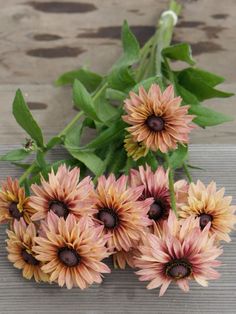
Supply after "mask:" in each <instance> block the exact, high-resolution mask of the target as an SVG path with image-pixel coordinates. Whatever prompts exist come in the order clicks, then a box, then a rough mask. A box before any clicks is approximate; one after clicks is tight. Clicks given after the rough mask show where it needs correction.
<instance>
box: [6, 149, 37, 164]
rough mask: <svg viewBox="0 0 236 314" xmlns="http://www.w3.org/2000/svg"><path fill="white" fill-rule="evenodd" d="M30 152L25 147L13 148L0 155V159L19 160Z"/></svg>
mask: <svg viewBox="0 0 236 314" xmlns="http://www.w3.org/2000/svg"><path fill="white" fill-rule="evenodd" d="M31 153H32V152H31V151H26V150H25V149H23V148H21V149H14V150H12V151H10V152H9V153H7V154H5V155H3V156H1V157H0V160H1V161H21V160H24V159H25V158H26V157H28V156H29V155H30V154H31Z"/></svg>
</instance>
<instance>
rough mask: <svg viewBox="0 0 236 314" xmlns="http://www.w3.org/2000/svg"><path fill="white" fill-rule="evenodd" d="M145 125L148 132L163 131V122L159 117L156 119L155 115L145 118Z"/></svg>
mask: <svg viewBox="0 0 236 314" xmlns="http://www.w3.org/2000/svg"><path fill="white" fill-rule="evenodd" d="M146 124H147V126H148V127H149V129H150V130H152V131H154V132H160V131H162V130H163V129H164V126H165V122H164V120H163V119H162V118H161V117H157V116H155V115H152V116H150V117H148V118H147V120H146Z"/></svg>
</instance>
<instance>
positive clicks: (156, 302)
mask: <svg viewBox="0 0 236 314" xmlns="http://www.w3.org/2000/svg"><path fill="white" fill-rule="evenodd" d="M7 150H9V147H7V146H1V147H0V152H1V153H3V152H5V151H7ZM58 154H59V156H58ZM63 154H64V153H63V152H62V151H61V150H55V151H54V152H51V153H50V155H49V157H50V158H51V159H52V160H55V159H56V158H60V157H61V156H62V155H63ZM190 155H191V157H190V161H191V164H193V165H198V166H200V167H202V168H204V169H205V170H204V171H200V170H193V171H192V173H193V176H194V179H195V180H196V179H197V178H199V179H201V180H203V181H204V182H205V183H209V181H210V180H216V181H217V184H218V186H219V187H222V186H225V187H226V191H227V194H228V195H233V197H234V199H236V183H235V177H236V168H235V164H236V146H235V145H234V146H230V145H211V146H209V145H192V146H191V147H190ZM9 174H10V175H14V174H15V175H19V172H17V171H16V170H15V168H14V167H12V166H9V164H7V163H0V179H4V178H5V177H6V176H7V175H9ZM4 238H5V234H4V227H3V226H1V228H0V243H1V244H0V279H1V280H0V313H3V314H13V313H25V314H31V313H36V314H45V313H50V314H53V313H55V314H56V313H57V314H64V313H71V314H75V313H83V314H104V313H105V314H106V313H107V314H111V313H114V314H115V313H116V314H120V313H125V314H126V313H128V314H131V313H145V314H149V313H159V314H162V313H163V314H164V313H166V314H168V313H181V314H185V313H186V314H190V313H191V314H198V313H199V314H200V313H204V314H205V313H206V314H207V313H217V314H218V313H219V314H220V313H226V314H230V313H232V314H233V313H235V308H236V263H235V259H236V236H235V233H234V234H233V236H232V243H231V244H227V245H224V255H223V257H222V258H221V259H222V262H223V265H222V267H221V274H222V277H221V278H220V279H219V280H217V281H215V282H210V285H209V287H208V288H202V287H200V286H198V285H195V284H192V285H191V291H190V293H189V294H184V293H182V292H181V291H180V290H179V289H178V288H177V287H176V286H174V285H172V286H171V287H170V289H169V290H168V291H167V293H166V295H165V296H164V297H162V298H158V296H157V293H158V292H157V291H156V290H152V291H147V290H146V289H145V283H140V282H138V280H137V277H136V276H135V275H134V274H133V273H132V271H131V270H125V271H120V270H115V271H113V272H112V274H110V275H108V276H105V279H104V282H103V283H102V284H101V285H100V286H99V287H98V286H93V287H91V288H90V289H88V290H87V291H83V292H81V291H80V290H78V289H73V290H71V291H67V290H66V289H60V288H58V287H56V286H54V285H51V286H49V285H43V284H42V285H37V284H35V283H34V282H32V281H26V280H24V279H23V278H22V277H21V275H20V273H19V271H18V270H16V269H14V268H13V267H12V265H11V264H10V263H9V262H8V261H7V259H6V251H5V246H4Z"/></svg>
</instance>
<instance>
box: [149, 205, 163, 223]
mask: <svg viewBox="0 0 236 314" xmlns="http://www.w3.org/2000/svg"><path fill="white" fill-rule="evenodd" d="M164 211H165V206H164V204H162V202H161V201H155V202H154V203H153V204H152V205H151V206H150V209H149V212H148V217H149V218H150V219H153V220H155V221H156V220H159V219H160V218H161V217H162V215H163V213H164Z"/></svg>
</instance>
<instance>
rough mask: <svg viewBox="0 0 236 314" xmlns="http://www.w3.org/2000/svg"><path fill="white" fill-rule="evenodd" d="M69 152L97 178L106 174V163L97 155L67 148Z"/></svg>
mask: <svg viewBox="0 0 236 314" xmlns="http://www.w3.org/2000/svg"><path fill="white" fill-rule="evenodd" d="M66 148H67V147H66ZM67 150H68V151H69V153H70V154H71V155H72V156H73V157H74V158H76V159H78V160H79V161H81V162H82V163H83V164H84V165H85V166H86V167H87V168H88V169H89V170H90V171H92V172H93V173H94V174H95V175H96V176H100V175H101V174H102V173H103V172H104V170H105V169H104V163H103V161H102V160H101V159H100V158H99V157H98V156H97V155H96V154H94V153H91V152H85V151H82V150H79V149H73V148H67Z"/></svg>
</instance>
